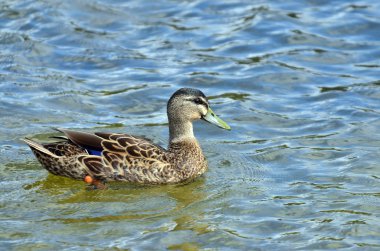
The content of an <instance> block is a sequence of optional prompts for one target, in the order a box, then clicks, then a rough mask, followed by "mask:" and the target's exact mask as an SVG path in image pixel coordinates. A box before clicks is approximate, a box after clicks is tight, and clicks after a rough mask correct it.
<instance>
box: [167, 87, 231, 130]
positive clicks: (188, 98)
mask: <svg viewBox="0 0 380 251" xmlns="http://www.w3.org/2000/svg"><path fill="white" fill-rule="evenodd" d="M167 112H168V118H169V121H176V122H179V123H185V122H187V121H190V122H192V121H194V120H198V119H203V120H205V121H207V122H210V123H211V124H214V125H216V126H218V127H220V128H223V129H227V130H231V127H230V126H229V125H227V123H226V122H224V121H223V120H221V119H220V118H219V117H218V116H216V114H215V113H214V112H213V111H212V110H211V108H210V104H209V102H208V100H207V97H206V96H205V95H204V94H203V92H201V91H200V90H197V89H192V88H181V89H179V90H177V91H176V92H175V93H174V94H173V95H172V96H171V97H170V99H169V101H168V107H167Z"/></svg>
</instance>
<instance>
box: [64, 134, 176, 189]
mask: <svg viewBox="0 0 380 251" xmlns="http://www.w3.org/2000/svg"><path fill="white" fill-rule="evenodd" d="M61 131H62V132H64V133H65V135H66V136H67V137H68V138H69V139H70V140H71V141H73V142H74V143H76V144H78V145H81V146H82V147H84V148H86V149H89V148H91V150H95V151H100V152H101V155H100V156H95V155H90V156H80V157H79V158H78V159H79V161H80V162H81V163H82V164H83V165H84V166H86V167H87V169H88V172H89V174H90V175H91V176H93V177H94V178H96V179H99V180H124V181H130V182H137V183H160V179H162V177H160V175H162V173H163V169H164V168H165V167H168V166H170V164H169V163H168V159H167V152H166V150H165V149H163V148H162V147H160V146H158V145H156V144H154V143H152V142H151V141H149V140H147V139H144V138H141V137H136V136H132V135H129V134H112V133H100V132H99V133H95V134H89V133H82V132H76V131H68V130H61Z"/></svg>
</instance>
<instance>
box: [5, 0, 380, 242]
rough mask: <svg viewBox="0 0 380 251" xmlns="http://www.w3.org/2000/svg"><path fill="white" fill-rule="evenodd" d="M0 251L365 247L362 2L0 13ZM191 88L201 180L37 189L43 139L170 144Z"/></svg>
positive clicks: (372, 50) (371, 95)
mask: <svg viewBox="0 0 380 251" xmlns="http://www.w3.org/2000/svg"><path fill="white" fill-rule="evenodd" d="M0 10H1V11H0V48H1V50H0V79H1V82H0V117H1V119H0V152H1V153H0V162H1V164H0V190H1V192H0V202H1V203H0V207H1V217H0V229H1V231H0V242H1V244H0V246H1V247H2V248H1V249H5V250H8V249H13V250H53V249H66V250H69V249H70V250H94V249H115V250H118V249H130V250H152V249H161V250H163V249H169V250H198V249H200V250H215V249H217V250H279V249H283V250H296V249H302V250H307V249H321V250H322V249H332V250H336V249H341V248H342V249H345V250H371V249H373V250H378V249H380V218H379V216H380V186H379V184H380V183H379V182H380V166H379V163H380V151H379V147H380V136H379V135H380V134H379V128H380V102H379V98H380V77H379V76H380V75H379V67H380V60H379V58H380V49H379V48H380V15H379V13H380V4H379V3H377V2H376V1H369V0H364V1H360V2H356V1H286V3H279V1H206V0H199V1H164V0H162V1H161V0H158V1H154V2H149V3H148V2H145V1H127V2H124V1H118V0H114V1H108V0H99V1H90V0H84V1H56V0H46V1H34V0H33V1H25V0H13V1H10V0H8V1H2V2H1V3H0ZM184 86H186V87H195V88H199V89H201V90H203V91H204V92H205V93H206V94H207V95H208V96H210V100H211V102H212V105H213V108H214V111H215V112H216V113H217V114H219V115H220V117H221V118H223V119H224V120H225V121H227V122H228V123H229V124H230V125H231V127H232V128H233V130H232V131H231V132H228V131H223V130H220V129H218V128H216V127H213V126H211V125H209V124H206V123H203V122H199V123H196V125H195V131H196V135H197V137H198V139H199V141H200V142H201V145H202V146H203V149H204V152H205V153H206V155H207V157H208V160H209V165H210V168H209V171H208V172H207V173H206V174H205V175H204V176H203V177H202V178H200V179H198V180H196V181H195V182H193V183H191V184H187V185H181V186H159V187H134V186H130V185H126V184H111V188H110V189H109V190H107V191H94V190H88V189H86V186H85V184H84V183H83V182H79V181H72V180H69V179H64V178H58V177H56V176H53V175H49V174H48V173H47V172H46V171H45V170H44V169H42V168H41V166H40V164H39V163H38V162H37V161H36V160H35V159H34V157H33V155H32V154H31V152H30V150H29V149H28V148H27V146H26V145H25V144H23V143H22V142H21V141H20V140H19V139H20V138H23V137H32V138H34V139H37V140H42V141H43V140H47V139H48V137H49V136H51V135H53V133H54V132H53V130H52V129H51V127H63V128H75V129H80V130H84V131H115V132H129V133H134V134H138V135H144V136H146V137H149V138H151V139H153V140H154V141H155V142H158V143H161V144H162V145H163V146H165V145H166V144H167V141H166V140H167V136H168V132H167V119H166V111H165V109H166V101H167V99H168V97H169V96H170V95H171V93H173V92H174V91H175V90H176V89H178V88H180V87H184Z"/></svg>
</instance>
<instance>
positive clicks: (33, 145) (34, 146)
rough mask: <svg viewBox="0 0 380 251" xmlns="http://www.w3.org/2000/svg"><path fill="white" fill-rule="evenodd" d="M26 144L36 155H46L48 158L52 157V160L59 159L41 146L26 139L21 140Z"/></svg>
mask: <svg viewBox="0 0 380 251" xmlns="http://www.w3.org/2000/svg"><path fill="white" fill-rule="evenodd" d="M22 140H23V141H24V142H25V143H26V144H28V146H29V147H30V148H31V149H32V150H33V151H36V152H38V153H41V154H45V155H48V156H49V157H52V158H59V156H57V155H55V154H54V153H52V152H50V151H49V150H48V149H46V148H45V147H44V146H43V145H41V144H39V143H37V142H35V141H33V140H31V139H28V138H25V139H22Z"/></svg>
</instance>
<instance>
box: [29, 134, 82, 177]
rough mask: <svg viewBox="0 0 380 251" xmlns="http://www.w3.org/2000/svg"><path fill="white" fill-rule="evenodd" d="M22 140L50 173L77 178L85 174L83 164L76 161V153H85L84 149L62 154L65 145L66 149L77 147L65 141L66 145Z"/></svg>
mask: <svg viewBox="0 0 380 251" xmlns="http://www.w3.org/2000/svg"><path fill="white" fill-rule="evenodd" d="M23 141H24V142H25V143H26V144H28V145H29V147H30V148H31V149H32V151H33V153H34V155H35V156H36V158H37V159H38V161H39V162H40V163H41V165H42V166H43V167H44V168H45V169H46V170H48V171H49V172H50V173H52V174H55V175H60V176H65V177H69V178H73V179H79V180H81V179H83V178H84V177H85V176H86V172H85V170H84V168H83V166H81V165H80V163H79V162H78V161H77V156H78V154H81V153H82V154H83V153H85V152H84V150H81V151H79V150H78V152H75V153H72V152H69V153H68V155H64V154H63V153H64V151H65V147H66V148H67V149H70V147H71V148H73V147H75V149H76V148H77V147H76V146H72V145H69V144H67V143H66V145H59V143H57V144H58V145H57V144H54V143H52V144H46V145H42V144H40V143H37V142H35V141H33V140H31V139H27V138H25V139H23ZM63 144H65V143H63ZM67 149H66V150H67Z"/></svg>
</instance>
